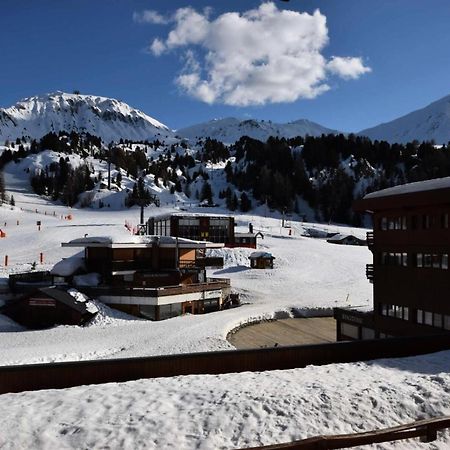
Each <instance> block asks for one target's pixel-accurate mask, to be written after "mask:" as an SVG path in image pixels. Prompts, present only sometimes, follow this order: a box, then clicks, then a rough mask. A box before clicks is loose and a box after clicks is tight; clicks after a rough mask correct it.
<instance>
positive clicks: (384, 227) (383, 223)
mask: <svg viewBox="0 0 450 450" xmlns="http://www.w3.org/2000/svg"><path fill="white" fill-rule="evenodd" d="M380 228H381V229H382V230H383V231H386V230H387V218H386V217H382V218H381V221H380Z"/></svg>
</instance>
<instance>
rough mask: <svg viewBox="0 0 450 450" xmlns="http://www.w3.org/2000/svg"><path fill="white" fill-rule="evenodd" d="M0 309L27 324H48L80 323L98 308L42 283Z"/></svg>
mask: <svg viewBox="0 0 450 450" xmlns="http://www.w3.org/2000/svg"><path fill="white" fill-rule="evenodd" d="M2 313H4V314H6V315H7V316H9V317H11V318H12V319H13V320H15V321H16V322H18V323H20V324H21V325H25V326H26V327H29V328H47V327H51V326H54V325H83V324H84V323H86V322H87V321H89V320H90V319H92V318H93V317H94V316H95V314H96V313H97V309H96V308H95V306H94V307H93V305H90V306H88V305H87V304H86V303H85V302H80V301H77V300H76V299H75V298H74V297H73V296H72V295H70V294H68V293H67V292H66V291H64V290H60V289H58V288H56V287H45V288H40V289H36V290H35V291H34V292H33V293H29V294H25V295H24V296H22V297H21V298H17V299H15V300H13V301H11V302H8V303H7V304H6V306H4V307H3V309H2Z"/></svg>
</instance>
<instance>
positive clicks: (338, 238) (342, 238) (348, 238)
mask: <svg viewBox="0 0 450 450" xmlns="http://www.w3.org/2000/svg"><path fill="white" fill-rule="evenodd" d="M327 242H329V243H330V244H340V245H367V241H366V240H365V239H360V238H358V237H356V236H353V235H352V234H341V233H336V234H334V235H333V236H331V237H329V238H328V239H327Z"/></svg>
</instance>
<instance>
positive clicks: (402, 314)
mask: <svg viewBox="0 0 450 450" xmlns="http://www.w3.org/2000/svg"><path fill="white" fill-rule="evenodd" d="M380 313H381V315H382V316H388V317H395V318H397V319H402V320H409V309H408V307H407V306H399V305H387V304H383V303H382V304H381V305H380Z"/></svg>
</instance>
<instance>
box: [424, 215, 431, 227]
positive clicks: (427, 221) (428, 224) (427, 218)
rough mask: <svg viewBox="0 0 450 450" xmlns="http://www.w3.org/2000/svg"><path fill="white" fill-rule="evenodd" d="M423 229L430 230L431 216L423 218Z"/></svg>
mask: <svg viewBox="0 0 450 450" xmlns="http://www.w3.org/2000/svg"><path fill="white" fill-rule="evenodd" d="M422 228H423V229H424V230H428V229H429V228H430V216H429V215H428V214H424V215H423V216H422Z"/></svg>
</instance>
